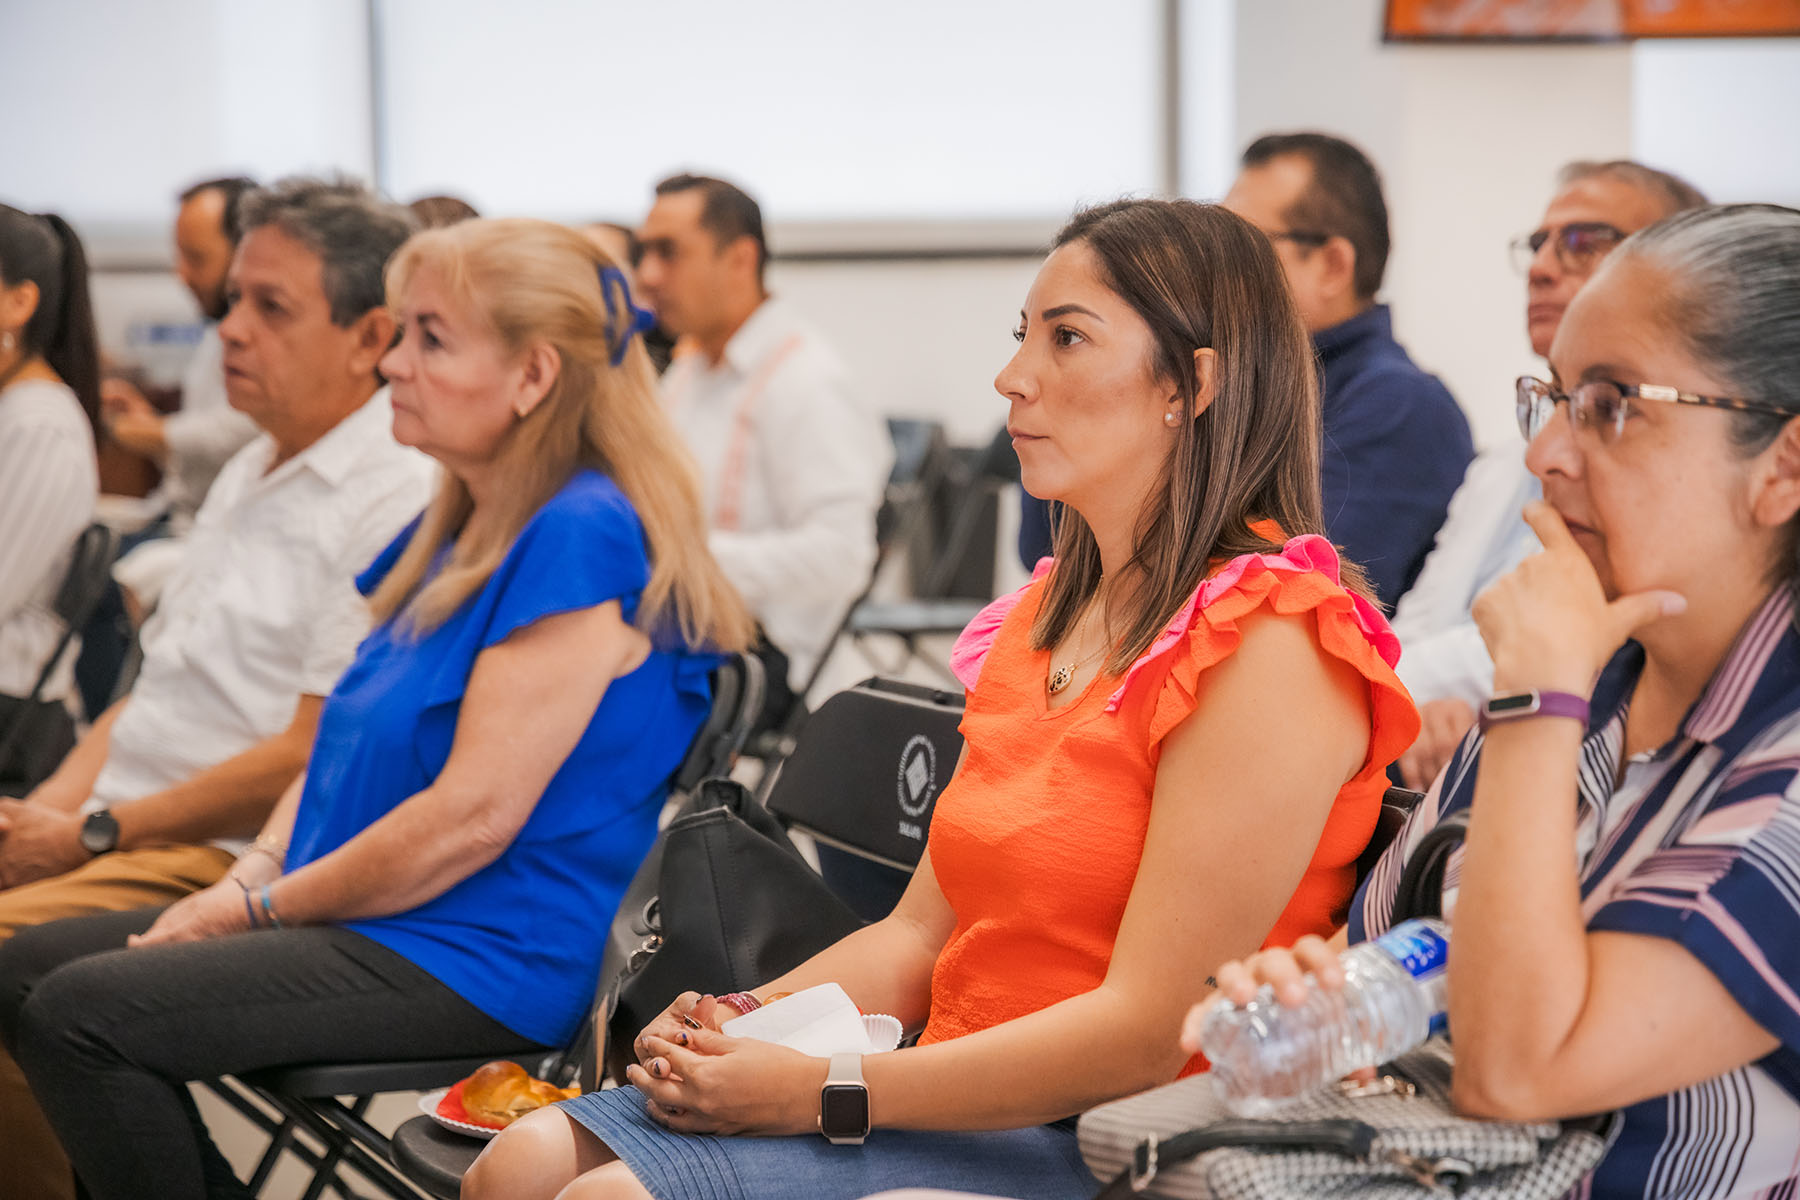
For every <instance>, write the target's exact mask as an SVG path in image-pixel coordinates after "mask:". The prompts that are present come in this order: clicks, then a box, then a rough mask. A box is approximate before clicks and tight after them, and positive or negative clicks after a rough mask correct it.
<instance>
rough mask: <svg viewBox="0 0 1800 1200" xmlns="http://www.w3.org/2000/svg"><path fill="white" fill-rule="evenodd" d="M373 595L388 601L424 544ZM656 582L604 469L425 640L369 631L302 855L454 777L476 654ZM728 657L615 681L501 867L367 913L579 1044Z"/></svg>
mask: <svg viewBox="0 0 1800 1200" xmlns="http://www.w3.org/2000/svg"><path fill="white" fill-rule="evenodd" d="M416 528H417V522H414V524H413V525H412V526H410V527H408V528H407V529H406V530H405V531H403V532H402V533H401V534H400V536H399V537H398V538H396V539H394V542H393V544H392V545H391V546H389V547H388V548H387V550H385V551H384V552H383V553H382V554H381V556H380V557H379V558H377V559H376V560H375V563H374V565H373V566H371V567H370V568H369V569H368V570H367V571H366V572H364V573H363V575H362V576H361V578H359V579H358V580H357V584H358V586H359V587H361V588H362V590H363V591H364V593H365V594H366V593H368V592H371V591H373V590H374V589H375V587H376V586H377V585H379V584H380V582H381V581H382V579H384V578H386V576H387V573H388V572H389V571H390V570H392V569H393V566H394V563H395V561H396V560H397V559H398V558H399V557H400V553H401V551H402V550H404V549H405V548H406V545H407V543H408V542H409V541H410V540H411V539H412V535H413V531H414V529H416ZM649 580H650V560H649V554H648V549H647V547H646V545H645V541H644V531H643V526H642V525H640V524H639V522H638V517H637V513H636V511H635V510H633V508H632V507H631V502H630V501H629V500H627V499H626V498H625V495H624V493H622V492H621V491H619V489H618V487H617V486H616V485H615V484H614V483H613V482H612V480H610V479H608V478H607V477H606V476H604V475H601V474H599V473H598V472H595V471H586V470H584V471H580V472H577V473H576V475H575V476H574V477H573V478H572V479H570V480H569V482H568V483H567V484H565V485H564V486H563V488H562V490H561V491H559V492H558V493H557V494H556V495H555V496H553V497H552V498H551V499H550V500H549V501H548V502H547V503H546V504H545V505H544V506H543V507H542V508H540V509H539V510H538V511H537V513H536V514H535V515H534V516H533V517H532V518H531V520H530V521H528V522H527V523H526V525H525V528H524V530H522V531H521V532H520V534H519V536H518V538H517V540H515V541H514V543H513V545H512V549H511V550H509V551H508V552H507V555H506V558H505V559H504V560H503V561H502V562H501V563H500V565H499V566H498V567H497V568H495V570H494V573H493V575H492V576H490V577H489V578H488V581H487V583H486V584H484V585H483V586H482V588H481V590H480V591H478V592H476V593H475V595H473V596H471V597H470V598H469V600H468V601H467V602H465V603H464V604H463V606H462V607H461V608H459V609H457V610H456V612H454V613H452V614H451V615H450V617H449V618H448V619H447V620H446V621H445V622H444V623H443V624H442V625H439V626H438V627H437V628H436V629H434V630H432V631H431V632H430V633H428V634H426V635H425V636H424V637H417V638H416V637H414V636H412V635H410V634H409V633H408V632H406V631H404V630H402V629H400V628H399V627H398V626H397V625H396V624H395V622H393V621H391V620H390V621H388V622H386V623H385V624H383V625H381V626H379V627H377V628H376V629H375V630H374V632H372V633H370V634H369V636H368V638H366V639H365V640H364V641H363V643H362V646H361V648H360V649H358V650H357V653H356V661H355V662H354V663H353V664H352V665H351V667H350V669H349V670H348V671H346V672H345V673H344V677H343V679H342V680H341V681H340V682H339V683H338V685H337V687H336V688H335V689H333V691H332V693H331V695H330V696H329V697H327V698H326V700H325V706H324V709H323V710H322V711H321V712H320V714H319V733H318V739H317V741H316V742H315V744H314V747H313V753H312V760H311V762H310V763H309V764H308V766H307V772H306V786H305V790H304V791H303V792H302V793H301V797H300V811H299V814H298V816H297V817H296V819H295V821H294V833H293V840H292V844H291V845H290V848H289V850H288V857H287V865H288V869H289V870H294V869H297V868H299V867H301V866H304V865H305V864H307V863H309V862H312V861H313V860H315V859H319V858H323V857H324V856H325V855H327V854H329V853H331V852H332V851H333V850H335V849H337V848H338V847H339V846H342V845H343V844H344V843H345V842H348V841H349V840H350V839H351V838H353V837H355V836H356V835H357V834H359V833H361V832H362V831H363V830H365V829H367V828H368V827H369V826H370V825H373V824H374V823H375V822H376V821H378V820H380V819H381V818H382V817H383V816H385V815H386V814H387V813H389V812H390V811H392V810H393V809H394V808H395V807H397V806H398V805H400V804H402V803H404V802H405V801H406V800H407V799H408V798H409V797H411V796H413V795H416V794H417V793H418V792H420V791H422V790H424V788H426V787H427V786H429V785H430V783H431V782H432V781H433V780H434V779H436V778H437V777H438V773H439V772H440V771H442V770H443V769H444V763H445V761H446V760H447V759H448V758H449V755H450V748H451V745H452V743H453V741H454V739H455V735H456V726H457V722H458V720H459V719H460V717H461V715H462V700H463V692H464V690H465V689H466V688H467V687H468V683H469V674H470V672H471V671H472V670H473V669H474V666H475V660H476V659H477V658H478V657H480V655H481V652H482V651H483V650H485V649H487V648H488V647H489V646H493V645H496V644H498V643H499V642H502V641H504V640H505V639H506V638H507V636H508V635H509V634H511V633H513V632H514V631H515V630H518V629H521V628H523V627H524V626H527V625H530V624H531V623H533V622H534V621H538V620H541V619H542V618H544V617H547V616H551V615H553V614H555V613H563V612H573V611H576V610H579V609H585V608H592V607H594V606H595V605H599V604H604V603H606V602H607V601H609V600H617V601H618V602H619V605H620V608H621V610H622V612H623V615H624V617H625V619H626V620H627V621H630V620H632V619H634V618H635V617H636V616H637V607H638V600H639V598H640V596H641V594H642V592H643V589H644V586H645V585H646V584H647V583H648V582H649ZM717 661H718V659H717V656H716V655H712V654H709V653H699V652H693V651H690V650H688V649H687V648H685V647H683V646H681V645H679V644H675V645H658V646H657V647H656V648H655V649H654V650H653V651H652V652H651V654H650V656H649V657H648V658H646V659H645V660H644V662H643V665H641V666H639V667H638V668H637V669H636V670H634V671H632V672H630V673H629V674H627V675H623V676H620V677H619V678H617V679H615V680H613V681H612V682H611V683H610V684H608V685H607V688H606V694H605V695H604V696H602V697H601V700H600V704H599V707H598V708H597V709H596V710H595V712H594V714H593V716H592V718H590V720H589V721H588V725H587V729H586V731H585V732H583V733H582V735H581V740H580V741H579V742H578V743H576V745H575V748H574V749H573V750H572V751H570V752H569V757H568V758H567V759H566V760H564V762H563V764H562V767H561V768H560V769H559V770H558V771H557V772H556V775H555V776H554V777H553V778H552V779H551V780H550V783H549V785H548V786H547V787H546V788H545V789H544V792H543V794H542V795H541V796H539V797H538V799H537V802H536V804H535V806H534V807H533V808H532V810H531V815H530V817H528V818H527V819H526V821H525V825H524V828H522V829H520V830H519V832H518V834H517V836H515V837H514V838H513V840H512V844H511V845H509V846H507V848H506V849H505V850H504V851H502V852H501V854H500V857H498V858H497V859H495V860H494V861H493V862H491V863H489V864H488V865H487V866H485V867H483V868H482V869H481V870H479V871H476V872H475V873H474V874H473V875H470V876H469V877H468V878H466V879H463V880H461V881H460V882H458V883H455V884H453V885H452V886H450V887H449V888H448V889H446V890H445V891H444V892H442V893H440V894H439V895H438V896H436V897H434V898H432V899H430V900H427V901H425V902H424V903H423V904H420V905H419V906H418V907H417V908H413V909H410V910H408V911H406V912H400V913H394V914H392V915H391V916H385V917H373V918H370V919H367V920H361V921H351V922H348V923H347V928H350V929H354V930H356V931H357V932H358V933H361V934H363V935H364V936H365V937H369V938H372V939H374V940H375V941H377V942H380V943H381V944H382V945H384V946H386V947H387V948H388V949H390V950H392V951H394V952H395V953H397V954H399V955H401V956H402V957H404V958H406V959H408V960H409V961H411V962H412V963H413V964H415V965H416V966H418V967H420V968H422V969H423V970H425V971H427V972H429V973H430V974H431V975H433V976H434V977H436V978H437V979H438V980H439V981H440V982H442V983H444V984H445V985H447V986H448V987H449V988H450V989H451V990H452V991H454V992H456V993H457V994H458V995H460V996H461V997H462V998H463V999H465V1000H467V1001H468V1002H469V1003H471V1004H473V1005H474V1006H475V1007H476V1008H478V1009H480V1010H481V1011H482V1012H484V1013H486V1014H487V1015H488V1016H490V1017H492V1018H494V1019H495V1020H496V1021H498V1022H500V1023H501V1024H502V1025H504V1026H506V1027H507V1028H508V1029H511V1030H513V1031H514V1032H515V1033H518V1034H521V1035H523V1036H525V1037H528V1038H530V1039H532V1040H533V1041H536V1042H539V1043H542V1044H544V1045H556V1044H558V1043H560V1042H563V1041H566V1040H567V1039H568V1037H569V1035H570V1033H572V1032H573V1031H574V1029H575V1026H576V1024H577V1023H578V1022H579V1021H580V1020H581V1019H582V1017H583V1016H584V1015H585V1014H586V1013H587V1012H588V1010H589V1008H590V1007H591V1006H592V1005H593V998H594V983H595V979H596V977H597V976H598V974H599V970H600V952H601V950H602V949H603V948H604V947H605V944H606V934H607V927H608V926H609V925H611V923H612V918H613V912H614V910H615V909H617V908H618V905H619V897H620V896H621V895H623V894H624V891H625V886H626V884H628V883H630V882H631V877H632V876H633V875H634V874H636V872H637V869H638V864H639V863H640V862H641V861H642V860H643V857H644V854H645V852H646V851H648V850H649V848H650V843H651V841H652V839H654V838H655V836H656V818H657V815H658V813H660V812H661V810H662V802H663V798H664V797H665V796H666V795H667V793H668V786H669V778H670V776H671V775H673V774H674V771H675V768H676V767H677V766H678V765H680V762H681V758H682V755H683V754H684V753H685V752H686V750H687V746H688V743H689V742H690V741H691V740H693V736H694V733H695V731H696V730H698V729H699V727H700V724H701V722H702V721H704V720H705V718H706V713H707V710H708V708H709V707H710V699H711V692H710V685H709V683H708V680H707V675H708V672H709V671H710V670H711V669H712V667H713V666H714V665H716V663H717Z"/></svg>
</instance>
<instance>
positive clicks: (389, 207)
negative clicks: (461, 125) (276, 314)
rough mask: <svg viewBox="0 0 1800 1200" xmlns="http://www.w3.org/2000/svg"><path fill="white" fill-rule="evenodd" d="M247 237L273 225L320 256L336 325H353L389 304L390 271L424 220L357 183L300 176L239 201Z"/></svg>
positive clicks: (239, 214)
mask: <svg viewBox="0 0 1800 1200" xmlns="http://www.w3.org/2000/svg"><path fill="white" fill-rule="evenodd" d="M238 219H239V220H240V221H241V222H242V224H243V229H244V233H245V234H248V233H249V232H250V231H251V230H253V229H260V228H261V227H263V226H264V225H272V226H274V227H275V228H276V229H279V230H280V231H281V232H282V233H285V234H286V235H287V236H289V237H291V238H293V239H294V240H295V241H297V242H299V243H300V244H301V245H303V246H305V247H306V248H307V249H308V250H311V251H312V252H313V253H314V254H316V255H318V256H319V263H320V266H321V281H322V283H323V285H324V288H325V299H326V301H327V302H328V303H329V304H330V305H331V320H332V323H333V324H335V325H338V326H340V327H342V326H346V325H349V324H350V323H351V322H353V321H355V320H356V319H357V318H359V317H361V316H362V315H363V314H364V313H366V312H368V311H369V310H370V309H374V308H380V307H381V306H382V305H383V304H385V303H387V290H386V286H385V283H384V281H383V272H384V271H385V270H386V268H387V261H388V259H389V258H391V257H392V256H393V253H394V251H396V250H398V249H399V248H400V246H401V243H403V242H405V241H406V239H407V238H409V237H411V236H412V235H413V232H414V231H415V230H417V228H418V223H417V222H416V221H414V219H413V217H412V215H411V214H410V213H408V212H407V211H406V210H405V209H404V208H401V207H400V206H399V205H397V204H392V203H390V202H388V201H386V200H383V199H382V198H381V197H380V196H378V195H376V194H375V193H374V192H372V191H370V190H369V189H368V188H366V187H364V186H363V185H362V184H360V183H358V182H356V181H355V180H352V179H346V178H338V179H313V178H308V177H305V176H294V177H292V178H288V179H283V180H280V181H278V182H276V183H273V184H271V185H270V186H268V187H266V188H257V189H256V190H254V191H251V192H249V193H247V194H245V196H244V198H243V199H242V200H241V201H239V207H238Z"/></svg>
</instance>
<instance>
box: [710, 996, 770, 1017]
mask: <svg viewBox="0 0 1800 1200" xmlns="http://www.w3.org/2000/svg"><path fill="white" fill-rule="evenodd" d="M719 1003H720V1004H729V1005H731V1007H733V1008H735V1009H737V1010H738V1016H740V1017H747V1016H749V1015H750V1014H751V1013H753V1012H755V1011H756V1010H757V1009H759V1008H761V1007H762V1001H761V1000H758V999H757V998H756V997H755V996H753V995H751V994H750V993H749V992H732V993H731V994H730V995H728V996H720V997H719Z"/></svg>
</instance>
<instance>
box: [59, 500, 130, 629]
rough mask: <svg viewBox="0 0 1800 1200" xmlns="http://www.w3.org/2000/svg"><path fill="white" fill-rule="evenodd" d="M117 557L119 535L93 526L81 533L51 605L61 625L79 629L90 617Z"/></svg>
mask: <svg viewBox="0 0 1800 1200" xmlns="http://www.w3.org/2000/svg"><path fill="white" fill-rule="evenodd" d="M118 554H119V535H118V534H117V533H114V532H113V530H112V528H111V526H108V525H101V524H99V523H98V522H96V523H94V524H92V525H89V526H88V527H87V528H86V529H84V530H82V531H81V536H79V537H77V538H76V539H75V551H74V553H73V555H71V556H70V559H69V569H68V571H67V572H66V573H65V574H64V575H63V581H62V586H61V587H60V588H58V589H57V591H56V600H55V603H54V605H53V607H54V608H55V609H56V615H57V616H58V617H59V618H61V620H62V622H63V624H64V625H66V626H68V627H69V628H70V629H80V628H81V627H82V626H83V625H86V624H87V622H88V618H89V617H91V616H93V615H94V609H95V607H96V606H97V605H99V603H100V598H101V597H102V596H104V595H105V594H106V586H107V584H108V583H109V582H110V581H111V579H112V565H113V560H114V559H115V558H117V557H118Z"/></svg>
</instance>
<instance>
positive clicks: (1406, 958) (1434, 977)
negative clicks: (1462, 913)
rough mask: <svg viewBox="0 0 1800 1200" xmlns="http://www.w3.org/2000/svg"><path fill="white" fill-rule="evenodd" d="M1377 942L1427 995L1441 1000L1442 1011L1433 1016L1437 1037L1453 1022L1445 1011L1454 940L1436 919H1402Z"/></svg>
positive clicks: (1439, 1006)
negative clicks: (1450, 940) (1445, 935)
mask: <svg viewBox="0 0 1800 1200" xmlns="http://www.w3.org/2000/svg"><path fill="white" fill-rule="evenodd" d="M1375 944H1376V945H1377V946H1380V947H1381V948H1382V950H1384V951H1385V952H1386V953H1387V955H1388V957H1390V958H1392V959H1393V960H1394V961H1395V962H1397V963H1399V964H1400V965H1401V966H1402V967H1405V968H1406V973H1407V974H1409V975H1411V976H1412V977H1413V978H1414V979H1416V980H1418V981H1419V983H1420V984H1422V985H1423V986H1424V989H1425V992H1426V994H1427V995H1429V996H1431V997H1433V998H1434V999H1436V1000H1437V1009H1438V1011H1437V1012H1436V1013H1434V1014H1433V1015H1432V1018H1431V1032H1432V1035H1433V1036H1436V1035H1437V1034H1440V1033H1443V1032H1444V1030H1445V1029H1446V1028H1447V1026H1448V1024H1449V1021H1448V1015H1447V1014H1446V1013H1445V1012H1444V1007H1445V1006H1444V994H1445V984H1446V982H1447V981H1446V980H1445V977H1444V971H1445V968H1446V967H1447V966H1448V964H1449V961H1450V942H1449V940H1448V939H1446V938H1445V937H1444V933H1443V929H1442V928H1441V927H1440V926H1439V925H1438V924H1437V923H1436V922H1434V921H1422V920H1415V921H1402V922H1401V923H1400V924H1398V925H1396V926H1394V927H1393V928H1392V929H1390V930H1388V931H1387V932H1386V933H1384V934H1382V935H1381V936H1380V937H1378V938H1376V939H1375Z"/></svg>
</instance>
